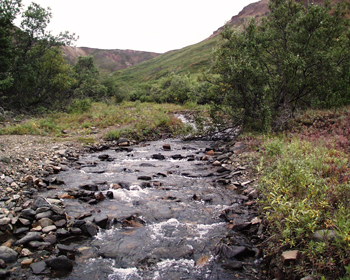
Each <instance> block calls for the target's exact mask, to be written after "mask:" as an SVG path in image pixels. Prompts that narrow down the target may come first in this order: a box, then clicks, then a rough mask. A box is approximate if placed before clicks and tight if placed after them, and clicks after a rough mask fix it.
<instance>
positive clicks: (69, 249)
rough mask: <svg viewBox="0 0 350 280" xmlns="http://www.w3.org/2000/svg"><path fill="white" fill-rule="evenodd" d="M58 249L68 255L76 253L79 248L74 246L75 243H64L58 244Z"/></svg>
mask: <svg viewBox="0 0 350 280" xmlns="http://www.w3.org/2000/svg"><path fill="white" fill-rule="evenodd" d="M57 249H58V250H59V251H60V253H61V254H63V255H67V253H73V254H74V253H76V252H77V250H76V249H75V248H74V246H73V245H70V246H67V245H63V244H57Z"/></svg>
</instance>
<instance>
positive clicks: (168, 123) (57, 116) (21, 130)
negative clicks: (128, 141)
mask: <svg viewBox="0 0 350 280" xmlns="http://www.w3.org/2000/svg"><path fill="white" fill-rule="evenodd" d="M185 110H187V109H186V108H185V107H183V106H180V105H174V104H153V103H141V102H123V103H121V104H118V105H112V104H106V103H103V102H98V103H93V104H92V106H91V108H90V109H89V110H87V111H85V112H82V113H53V114H50V115H47V116H46V117H43V118H32V119H29V120H22V121H21V122H19V123H10V124H6V126H4V127H2V128H0V135H1V134H2V135H3V134H17V135H23V134H31V135H45V136H46V135H49V136H55V137H66V136H67V134H68V135H69V134H70V133H74V134H76V135H78V137H82V138H81V139H87V140H82V141H83V142H90V141H91V137H90V138H89V137H87V138H86V136H88V135H90V134H91V133H93V132H94V131H96V130H102V129H107V128H108V129H109V130H110V132H109V133H108V134H107V135H106V138H108V139H115V138H116V135H118V137H121V136H124V137H131V138H133V139H136V140H140V139H143V138H149V139H155V138H157V137H160V135H161V134H164V133H167V134H169V135H170V134H171V135H180V134H181V133H185V132H187V130H188V128H187V127H185V126H184V125H183V124H182V122H181V121H180V120H178V119H177V118H176V117H174V115H173V113H175V112H179V111H185ZM84 137H85V138H84Z"/></svg>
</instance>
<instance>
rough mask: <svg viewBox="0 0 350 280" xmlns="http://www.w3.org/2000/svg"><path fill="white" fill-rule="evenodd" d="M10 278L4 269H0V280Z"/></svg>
mask: <svg viewBox="0 0 350 280" xmlns="http://www.w3.org/2000/svg"><path fill="white" fill-rule="evenodd" d="M8 276H10V272H9V271H7V270H5V269H0V279H5V278H6V277H8Z"/></svg>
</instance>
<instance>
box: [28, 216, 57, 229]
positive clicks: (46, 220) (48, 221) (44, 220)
mask: <svg viewBox="0 0 350 280" xmlns="http://www.w3.org/2000/svg"><path fill="white" fill-rule="evenodd" d="M51 225H53V221H52V220H51V219H49V218H42V219H40V220H39V221H38V222H37V223H35V224H34V225H33V227H37V226H41V227H42V228H44V227H48V226H51Z"/></svg>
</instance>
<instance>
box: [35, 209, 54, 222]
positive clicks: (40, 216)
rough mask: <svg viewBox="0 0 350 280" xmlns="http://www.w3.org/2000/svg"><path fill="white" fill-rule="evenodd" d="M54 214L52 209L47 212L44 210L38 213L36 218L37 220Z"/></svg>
mask: <svg viewBox="0 0 350 280" xmlns="http://www.w3.org/2000/svg"><path fill="white" fill-rule="evenodd" d="M52 214H53V212H52V211H51V210H50V211H46V212H43V213H39V214H36V215H35V218H36V219H37V220H40V219H43V218H50V217H51V216H52Z"/></svg>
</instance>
